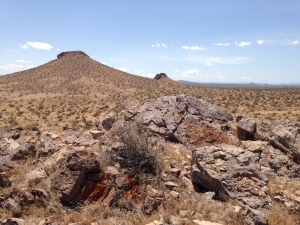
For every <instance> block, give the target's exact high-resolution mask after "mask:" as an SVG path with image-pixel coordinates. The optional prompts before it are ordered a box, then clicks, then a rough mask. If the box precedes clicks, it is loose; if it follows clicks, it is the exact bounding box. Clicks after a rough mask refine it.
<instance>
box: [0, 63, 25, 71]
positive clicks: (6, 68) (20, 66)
mask: <svg viewBox="0 0 300 225" xmlns="http://www.w3.org/2000/svg"><path fill="white" fill-rule="evenodd" d="M22 67H23V65H15V64H7V65H6V66H0V69H5V70H13V69H17V68H22Z"/></svg>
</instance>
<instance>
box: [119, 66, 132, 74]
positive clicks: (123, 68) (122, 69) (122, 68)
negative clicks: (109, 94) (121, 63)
mask: <svg viewBox="0 0 300 225" xmlns="http://www.w3.org/2000/svg"><path fill="white" fill-rule="evenodd" d="M117 69H118V70H121V71H123V72H126V73H129V71H130V69H128V68H126V67H121V68H117Z"/></svg>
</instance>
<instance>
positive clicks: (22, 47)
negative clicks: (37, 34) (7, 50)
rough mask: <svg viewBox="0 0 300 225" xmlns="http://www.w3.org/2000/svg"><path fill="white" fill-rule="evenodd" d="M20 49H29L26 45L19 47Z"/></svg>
mask: <svg viewBox="0 0 300 225" xmlns="http://www.w3.org/2000/svg"><path fill="white" fill-rule="evenodd" d="M20 48H21V49H27V48H29V47H28V46H27V45H20Z"/></svg>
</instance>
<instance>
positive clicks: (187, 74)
mask: <svg viewBox="0 0 300 225" xmlns="http://www.w3.org/2000/svg"><path fill="white" fill-rule="evenodd" d="M182 76H183V77H188V78H195V77H201V76H202V75H201V74H200V73H199V70H196V69H190V70H186V71H184V72H183V74H182Z"/></svg>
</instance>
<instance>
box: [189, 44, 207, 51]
mask: <svg viewBox="0 0 300 225" xmlns="http://www.w3.org/2000/svg"><path fill="white" fill-rule="evenodd" d="M203 49H204V48H203V47H199V46H197V45H195V46H191V50H203Z"/></svg>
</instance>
